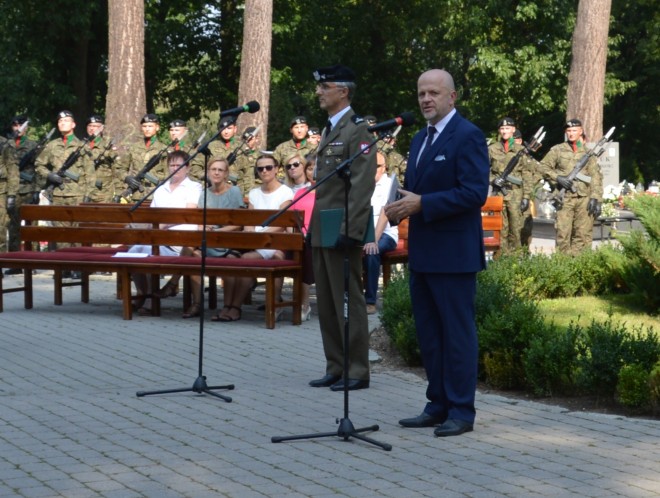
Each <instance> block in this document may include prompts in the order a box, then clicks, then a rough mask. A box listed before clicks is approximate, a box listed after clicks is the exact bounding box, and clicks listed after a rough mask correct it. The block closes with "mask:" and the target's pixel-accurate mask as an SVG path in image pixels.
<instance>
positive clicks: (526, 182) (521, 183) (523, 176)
mask: <svg viewBox="0 0 660 498" xmlns="http://www.w3.org/2000/svg"><path fill="white" fill-rule="evenodd" d="M522 149H523V146H522V145H518V144H516V143H514V144H511V146H510V147H509V151H508V152H505V151H504V144H503V142H502V141H501V140H500V141H498V142H496V143H494V144H490V146H488V158H489V160H490V179H489V181H490V182H492V181H493V180H495V178H497V177H498V176H500V175H501V174H502V172H503V171H504V170H505V169H506V167H507V165H508V164H509V161H511V159H513V158H514V157H515V156H516V154H517V153H518V152H520V151H521V150H522ZM508 178H509V179H508V185H507V189H508V193H507V195H506V196H504V197H505V198H506V197H512V196H514V195H517V196H518V195H519V192H517V191H519V190H521V191H522V198H523V199H530V198H531V196H532V189H533V188H534V164H533V163H532V161H531V160H530V158H529V156H528V155H527V154H525V153H523V154H522V156H521V157H520V160H519V161H518V164H516V166H515V168H513V171H511V173H510V174H509V177H508Z"/></svg>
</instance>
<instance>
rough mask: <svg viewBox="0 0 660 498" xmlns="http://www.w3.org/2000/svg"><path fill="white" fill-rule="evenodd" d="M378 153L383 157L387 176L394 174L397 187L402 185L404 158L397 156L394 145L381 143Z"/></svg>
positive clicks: (404, 174)
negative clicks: (397, 181)
mask: <svg viewBox="0 0 660 498" xmlns="http://www.w3.org/2000/svg"><path fill="white" fill-rule="evenodd" d="M378 152H380V153H381V154H383V155H384V156H385V162H386V163H387V174H388V175H392V173H396V178H397V180H399V185H403V179H404V177H405V176H406V164H407V161H406V158H405V157H403V156H402V155H401V154H399V152H398V151H397V150H396V148H395V146H394V145H392V144H388V143H387V142H381V144H380V146H379V147H378Z"/></svg>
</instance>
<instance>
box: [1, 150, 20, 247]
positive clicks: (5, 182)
mask: <svg viewBox="0 0 660 498" xmlns="http://www.w3.org/2000/svg"><path fill="white" fill-rule="evenodd" d="M3 145H4V147H3V150H2V155H1V156H0V157H1V158H2V159H1V160H0V252H6V251H7V230H8V228H9V220H10V218H9V212H8V211H7V198H8V197H14V198H15V197H16V192H17V191H18V182H19V180H18V168H16V167H15V166H14V164H13V162H12V161H8V160H5V156H6V155H7V151H9V150H10V149H11V145H8V141H5V144H3Z"/></svg>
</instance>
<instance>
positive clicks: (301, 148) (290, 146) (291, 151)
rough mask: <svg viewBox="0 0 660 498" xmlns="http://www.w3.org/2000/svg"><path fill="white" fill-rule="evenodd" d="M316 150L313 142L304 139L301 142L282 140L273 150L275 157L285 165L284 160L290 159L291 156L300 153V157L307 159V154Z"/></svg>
mask: <svg viewBox="0 0 660 498" xmlns="http://www.w3.org/2000/svg"><path fill="white" fill-rule="evenodd" d="M311 152H314V147H313V146H312V144H310V143H309V142H307V140H302V141H301V142H296V141H295V140H293V139H291V140H287V141H286V142H282V143H281V144H279V145H278V146H277V147H275V150H274V151H273V157H274V158H275V159H276V160H277V162H278V163H279V164H281V165H284V161H286V160H287V159H289V158H290V157H291V156H293V155H295V154H298V155H299V156H300V157H302V158H303V159H305V156H306V155H307V154H310V153H311Z"/></svg>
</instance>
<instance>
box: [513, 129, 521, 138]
mask: <svg viewBox="0 0 660 498" xmlns="http://www.w3.org/2000/svg"><path fill="white" fill-rule="evenodd" d="M513 138H522V133H520V130H518V129H516V131H514V132H513Z"/></svg>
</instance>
